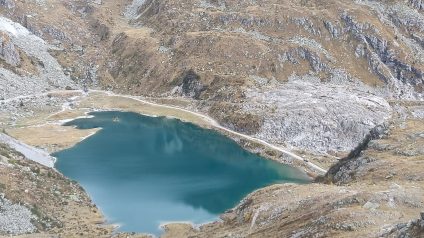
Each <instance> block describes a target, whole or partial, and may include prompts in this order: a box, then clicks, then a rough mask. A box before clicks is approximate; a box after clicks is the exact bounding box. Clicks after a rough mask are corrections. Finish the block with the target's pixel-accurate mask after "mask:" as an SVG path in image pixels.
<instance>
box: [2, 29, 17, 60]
mask: <svg viewBox="0 0 424 238" xmlns="http://www.w3.org/2000/svg"><path fill="white" fill-rule="evenodd" d="M0 58H1V59H3V60H4V61H6V63H8V64H10V65H11V66H18V65H19V63H20V62H21V59H20V57H19V52H18V50H17V49H16V48H15V45H14V44H13V42H12V40H11V39H10V38H9V36H8V35H7V34H6V33H4V32H0Z"/></svg>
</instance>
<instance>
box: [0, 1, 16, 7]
mask: <svg viewBox="0 0 424 238" xmlns="http://www.w3.org/2000/svg"><path fill="white" fill-rule="evenodd" d="M0 6H3V7H6V8H7V9H12V8H14V7H15V0H0Z"/></svg>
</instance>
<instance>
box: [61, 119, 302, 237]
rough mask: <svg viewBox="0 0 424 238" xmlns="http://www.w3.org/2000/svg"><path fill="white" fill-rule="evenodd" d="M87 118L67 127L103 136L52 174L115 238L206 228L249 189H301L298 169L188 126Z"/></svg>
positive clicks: (69, 153)
mask: <svg viewBox="0 0 424 238" xmlns="http://www.w3.org/2000/svg"><path fill="white" fill-rule="evenodd" d="M91 115H92V116H94V117H93V118H84V119H76V120H74V121H72V122H69V123H67V125H75V126H77V127H78V128H81V129H88V128H96V127H101V128H103V129H102V130H100V131H99V132H98V133H97V134H95V135H94V136H91V137H89V138H88V139H85V140H84V141H82V142H81V143H79V144H77V145H75V146H74V147H72V148H70V149H67V150H64V151H60V152H58V153H55V154H53V156H55V157H57V158H58V161H57V162H56V168H57V169H58V170H59V171H61V172H62V173H63V174H64V175H66V176H68V177H69V178H71V179H74V180H77V181H78V182H79V183H80V184H81V185H82V186H83V187H84V188H85V190H86V191H87V192H88V193H89V194H90V196H91V197H92V198H93V200H94V202H95V203H96V204H97V205H98V206H99V207H100V208H101V210H102V211H103V213H104V214H105V215H106V217H107V219H108V221H109V222H111V223H118V224H120V225H121V228H120V230H121V231H135V232H149V233H154V234H159V233H160V229H159V225H160V224H161V223H164V222H169V221H190V222H194V223H203V222H207V221H211V220H213V219H216V218H217V216H218V214H220V213H222V212H224V211H225V210H227V209H229V208H232V207H233V206H235V205H236V204H237V203H238V202H239V201H240V200H241V199H242V198H243V197H244V196H245V195H247V194H248V193H250V192H252V191H254V190H255V189H258V188H261V187H264V186H266V185H270V184H274V183H282V182H296V183H304V182H306V181H307V178H306V177H305V176H304V174H302V173H301V172H300V171H298V170H297V169H294V168H291V167H289V166H285V165H281V164H278V163H275V162H272V161H268V160H265V159H262V158H260V157H258V156H257V155H255V154H252V153H249V152H247V151H245V150H243V149H242V148H241V147H240V146H239V145H237V144H236V143H235V142H234V141H232V140H230V139H229V138H227V137H224V136H222V135H220V134H218V133H217V132H215V131H212V130H206V129H202V128H200V127H198V126H195V125H193V124H190V123H184V122H181V121H179V120H175V119H168V118H164V117H156V118H154V117H147V116H142V115H139V114H135V113H128V112H95V113H91ZM281 199H284V198H281Z"/></svg>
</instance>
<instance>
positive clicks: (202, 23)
mask: <svg viewBox="0 0 424 238" xmlns="http://www.w3.org/2000/svg"><path fill="white" fill-rule="evenodd" d="M1 4H2V8H1V12H2V15H3V18H2V24H1V25H2V29H0V30H1V31H2V32H3V33H2V35H3V36H2V37H3V38H2V42H4V43H2V45H3V46H2V48H3V49H2V50H1V52H2V55H3V56H2V59H3V60H2V62H3V61H4V62H3V63H2V64H3V65H4V67H3V69H2V70H3V71H4V72H3V75H7V76H5V77H4V78H7V80H9V81H10V80H13V82H14V83H13V84H16V88H27V91H24V92H22V91H21V90H15V89H14V88H10V87H11V85H13V84H11V83H10V82H7V83H4V86H3V88H5V90H3V94H5V95H2V97H4V98H7V97H11V96H12V94H11V93H8V94H7V95H6V92H12V91H13V92H15V94H20V95H22V94H23V93H29V92H30V91H31V92H33V91H37V92H42V91H43V89H45V88H49V86H54V87H61V88H66V86H69V87H75V85H74V84H73V83H80V85H91V86H93V85H99V86H100V87H103V88H107V89H113V90H115V91H118V92H124V93H130V94H141V95H149V96H160V97H161V96H162V97H163V96H184V97H188V98H192V99H193V100H195V101H196V102H197V104H198V108H199V109H200V110H202V111H204V112H207V113H208V114H210V115H211V116H213V117H215V118H216V119H217V120H218V121H219V122H221V123H222V124H223V125H225V126H227V127H229V128H232V129H236V130H238V131H240V132H245V133H248V134H251V135H255V136H256V137H259V138H261V139H266V140H268V141H270V142H273V143H277V144H282V145H286V146H288V147H292V148H293V149H297V150H306V151H310V152H314V153H326V152H348V151H349V150H351V149H353V148H354V147H355V145H356V144H358V143H359V142H360V141H361V140H362V139H363V138H364V137H365V135H366V134H367V133H368V131H369V130H370V129H371V128H373V127H375V126H376V125H379V124H382V123H384V122H387V120H388V119H389V117H390V113H391V108H390V106H389V105H388V103H387V100H404V99H405V100H422V99H423V89H424V88H423V87H424V86H423V80H424V79H423V77H424V76H423V70H424V51H423V45H424V43H423V39H424V35H423V34H424V33H423V31H424V27H423V25H424V16H423V9H422V3H421V1H413V0H409V1H400V0H398V1H349V0H343V1H327V2H325V3H324V2H320V1H305V0H299V1H297V0H291V1H272V0H266V1H240V0H232V1H218V0H213V1H212V0H210V1H206V0H184V1H156V0H146V1H137V0H135V1H123V0H122V1H107V0H103V1H59V0H43V1H13V0H7V1H2V3H1ZM7 18H8V19H7ZM9 19H11V20H12V21H15V22H17V23H13V24H12V22H11V20H9ZM18 23H19V24H21V25H19V24H18ZM11 24H12V25H13V26H18V27H17V28H19V29H24V28H22V27H26V28H27V29H28V30H29V31H30V32H31V33H32V34H33V35H31V37H29V38H22V37H16V36H15V37H13V34H11V32H10V30H9V31H8V30H7V29H10V25H11ZM18 32H21V31H18ZM25 34H28V33H27V32H25ZM39 38H42V39H43V40H41V39H39ZM17 39H20V40H19V41H18V40H17ZM35 39H36V40H35ZM41 41H45V42H46V44H44V43H40V45H37V44H38V43H37V42H41ZM25 42H26V43H25ZM25 44H27V45H31V46H32V48H31V49H32V50H35V49H36V51H37V52H31V49H28V47H27V48H26V47H25ZM42 52H44V53H42ZM18 54H19V56H20V57H17V55H18ZM43 54H44V55H43ZM41 56H42V57H41ZM40 58H41V59H42V60H41V63H40V60H38V61H37V59H40ZM43 60H44V61H47V62H44V61H43ZM56 60H57V62H58V63H59V64H60V66H61V67H58V65H57V64H56ZM20 61H22V62H20ZM40 65H41V66H40ZM43 65H44V66H43ZM40 67H41V68H42V70H41V71H42V72H43V73H42V75H39V77H40V78H42V79H43V80H38V81H37V82H40V83H33V84H32V85H33V86H30V87H28V86H27V85H29V84H30V83H26V84H25V85H19V84H18V82H22V80H23V79H22V77H24V78H25V80H26V81H29V82H31V80H32V81H33V80H35V78H34V75H36V74H37V73H38V72H37V71H40V69H39V68H40ZM57 69H60V70H59V71H60V72H59V71H58V70H57ZM18 71H19V72H18ZM22 74H23V75H22ZM28 74H29V75H32V76H31V77H29V79H27V78H28V76H27V75H28ZM16 77H17V78H16ZM53 78H54V80H53ZM69 78H70V79H72V81H70V80H69ZM2 82H6V81H5V80H2ZM29 89H31V90H30V91H28V90H29ZM16 92H19V93H16ZM9 94H10V95H9ZM358 112H359V113H358Z"/></svg>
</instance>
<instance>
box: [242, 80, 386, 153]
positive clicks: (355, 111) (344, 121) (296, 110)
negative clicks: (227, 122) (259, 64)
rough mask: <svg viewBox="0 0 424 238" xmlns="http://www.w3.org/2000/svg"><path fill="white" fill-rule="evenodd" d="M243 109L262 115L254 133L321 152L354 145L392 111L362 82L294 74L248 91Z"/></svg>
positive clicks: (346, 149) (300, 147)
mask: <svg viewBox="0 0 424 238" xmlns="http://www.w3.org/2000/svg"><path fill="white" fill-rule="evenodd" d="M348 85H350V86H348ZM243 110H244V111H245V112H250V113H254V114H256V115H258V116H260V115H262V116H261V118H263V120H264V121H263V124H262V126H261V127H260V129H259V132H258V133H257V134H256V136H257V137H259V138H262V139H265V140H268V141H272V142H274V143H280V142H285V143H287V144H288V145H290V146H293V147H295V148H298V149H306V150H310V151H317V152H323V153H325V152H328V151H350V150H352V149H353V148H355V147H356V145H357V144H359V143H360V142H361V141H362V140H363V138H365V136H366V135H367V134H368V133H369V131H370V130H371V129H372V128H374V127H375V126H377V125H380V124H383V123H384V122H386V121H387V120H388V119H389V118H390V115H391V107H390V106H389V104H388V103H387V101H386V100H385V99H384V98H382V97H381V96H378V95H375V94H374V95H373V94H369V91H368V90H367V87H365V86H363V85H362V86H360V85H356V86H355V85H352V84H350V83H349V82H344V83H340V82H338V83H336V82H333V83H331V82H327V83H321V82H320V81H319V79H318V78H314V77H309V78H308V77H296V76H293V77H291V78H290V80H289V82H288V83H285V84H277V83H275V84H274V85H270V86H267V87H261V88H257V89H249V90H247V92H246V102H245V103H244V104H243ZM264 112H265V115H263V114H262V113H264Z"/></svg>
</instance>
